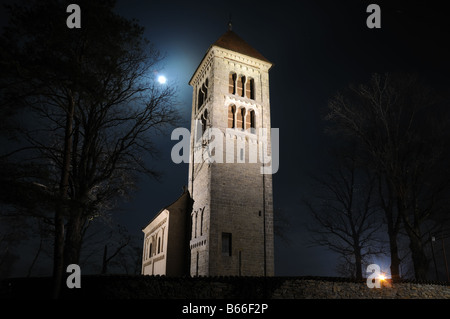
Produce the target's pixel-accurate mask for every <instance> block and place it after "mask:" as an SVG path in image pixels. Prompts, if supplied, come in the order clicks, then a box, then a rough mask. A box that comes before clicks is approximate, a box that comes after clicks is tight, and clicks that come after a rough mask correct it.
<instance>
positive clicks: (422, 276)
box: [406, 227, 428, 280]
mask: <svg viewBox="0 0 450 319" xmlns="http://www.w3.org/2000/svg"><path fill="white" fill-rule="evenodd" d="M417 231H418V230H416V231H413V230H412V229H411V228H410V227H406V233H407V234H408V237H409V240H410V242H409V248H410V249H411V257H412V260H413V265H414V276H415V277H416V280H426V279H427V271H428V258H427V256H426V255H425V251H424V247H423V243H422V239H421V238H420V232H419V233H416V232H417Z"/></svg>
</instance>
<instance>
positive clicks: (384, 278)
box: [378, 274, 386, 281]
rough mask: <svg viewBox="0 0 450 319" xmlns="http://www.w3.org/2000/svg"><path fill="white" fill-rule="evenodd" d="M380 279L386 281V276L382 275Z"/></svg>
mask: <svg viewBox="0 0 450 319" xmlns="http://www.w3.org/2000/svg"><path fill="white" fill-rule="evenodd" d="M378 279H380V280H381V281H383V280H386V276H385V275H383V274H381V275H380V276H378Z"/></svg>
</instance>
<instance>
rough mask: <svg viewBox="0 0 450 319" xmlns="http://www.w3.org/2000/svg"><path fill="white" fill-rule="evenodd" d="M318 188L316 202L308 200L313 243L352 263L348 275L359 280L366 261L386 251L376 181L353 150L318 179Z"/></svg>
mask: <svg viewBox="0 0 450 319" xmlns="http://www.w3.org/2000/svg"><path fill="white" fill-rule="evenodd" d="M316 187H317V189H316V190H315V194H314V195H313V198H314V199H309V200H306V201H305V203H306V205H307V206H308V207H309V210H310V212H311V215H312V217H313V223H312V224H310V225H309V230H310V231H311V233H312V234H313V235H312V239H311V242H312V244H314V245H320V246H325V247H327V248H329V249H330V250H332V251H334V252H336V253H338V254H339V256H340V258H341V259H342V260H344V262H346V263H348V264H349V265H347V266H345V267H344V268H345V270H346V272H348V271H349V269H350V270H352V271H354V273H353V276H354V277H355V278H356V279H359V280H360V279H362V265H363V262H364V261H365V260H366V259H367V258H368V257H370V256H373V255H377V254H381V253H383V252H384V248H383V245H382V244H381V239H380V238H379V230H380V228H381V226H382V224H381V223H380V220H379V218H378V216H379V210H378V206H377V205H376V200H375V196H374V194H375V188H376V181H375V179H374V178H373V177H372V176H370V175H369V174H368V173H367V171H366V170H364V169H363V168H362V167H360V166H358V163H357V159H356V156H355V150H352V152H351V153H346V155H345V156H343V157H340V159H339V161H338V165H337V167H336V169H335V170H333V171H331V172H329V173H327V174H326V175H325V176H324V177H323V178H316ZM341 268H342V267H341Z"/></svg>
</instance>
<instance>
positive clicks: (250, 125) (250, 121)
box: [245, 110, 255, 133]
mask: <svg viewBox="0 0 450 319" xmlns="http://www.w3.org/2000/svg"><path fill="white" fill-rule="evenodd" d="M245 127H246V129H247V130H250V133H255V111H254V110H251V111H249V112H248V113H247V117H246V123H245Z"/></svg>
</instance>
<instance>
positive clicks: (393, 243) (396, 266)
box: [388, 229, 400, 280]
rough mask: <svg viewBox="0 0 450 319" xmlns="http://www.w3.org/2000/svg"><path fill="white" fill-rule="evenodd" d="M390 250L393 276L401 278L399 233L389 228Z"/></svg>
mask: <svg viewBox="0 0 450 319" xmlns="http://www.w3.org/2000/svg"><path fill="white" fill-rule="evenodd" d="M388 235H389V250H390V254H391V266H390V269H391V278H392V279H393V280H398V279H400V258H399V257H398V245H397V233H396V232H394V231H393V230H389V229H388Z"/></svg>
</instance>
